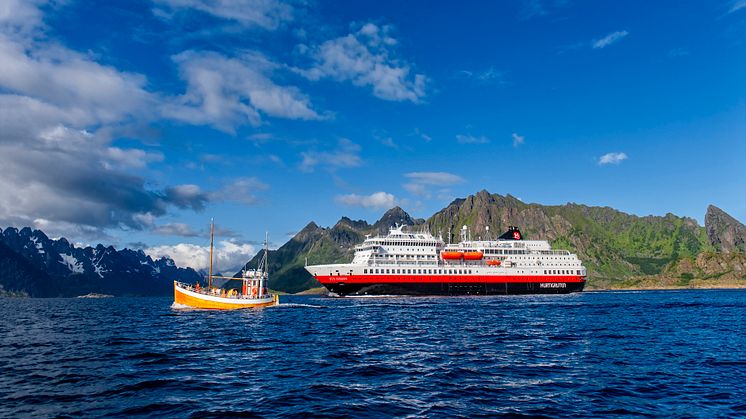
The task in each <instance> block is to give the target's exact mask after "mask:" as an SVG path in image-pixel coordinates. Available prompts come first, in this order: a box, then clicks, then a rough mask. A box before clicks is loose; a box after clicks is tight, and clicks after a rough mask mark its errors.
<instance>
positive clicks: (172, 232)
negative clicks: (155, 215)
mask: <svg viewBox="0 0 746 419" xmlns="http://www.w3.org/2000/svg"><path fill="white" fill-rule="evenodd" d="M152 231H153V232H154V233H156V234H162V235H165V236H182V237H197V236H200V235H201V234H202V233H201V232H199V231H197V230H193V229H192V227H190V226H189V225H188V224H184V223H168V224H163V225H159V226H156V227H154V228H153V230H152Z"/></svg>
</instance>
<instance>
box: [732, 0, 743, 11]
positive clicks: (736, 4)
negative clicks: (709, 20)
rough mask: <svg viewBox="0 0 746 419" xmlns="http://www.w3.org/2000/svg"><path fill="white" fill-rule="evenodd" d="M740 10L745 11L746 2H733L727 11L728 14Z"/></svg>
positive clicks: (737, 0) (738, 0)
mask: <svg viewBox="0 0 746 419" xmlns="http://www.w3.org/2000/svg"><path fill="white" fill-rule="evenodd" d="M741 9H746V0H733V1H732V2H731V4H730V8H729V9H728V13H733V12H736V11H738V10H741Z"/></svg>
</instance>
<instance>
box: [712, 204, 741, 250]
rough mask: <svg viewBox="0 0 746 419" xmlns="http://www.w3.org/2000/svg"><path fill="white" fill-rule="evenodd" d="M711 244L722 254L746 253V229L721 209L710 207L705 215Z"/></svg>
mask: <svg viewBox="0 0 746 419" xmlns="http://www.w3.org/2000/svg"><path fill="white" fill-rule="evenodd" d="M705 229H706V230H707V237H708V238H709V239H710V243H711V244H712V245H713V246H714V247H715V249H717V250H718V251H720V252H722V253H731V252H739V253H743V252H745V251H746V227H745V226H744V225H743V224H742V223H740V222H739V221H738V220H736V219H735V218H733V217H731V216H730V215H728V214H727V213H726V212H725V211H723V210H721V209H720V208H718V207H716V206H714V205H710V206H708V207H707V214H705Z"/></svg>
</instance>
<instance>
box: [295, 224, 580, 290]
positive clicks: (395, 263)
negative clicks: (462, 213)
mask: <svg viewBox="0 0 746 419" xmlns="http://www.w3.org/2000/svg"><path fill="white" fill-rule="evenodd" d="M487 232H489V231H487ZM306 270H307V271H308V272H310V273H311V275H313V276H314V277H315V278H316V279H317V280H318V281H319V282H320V283H321V284H322V285H324V286H325V287H326V288H327V289H328V290H329V291H330V292H332V293H334V294H337V295H340V296H345V295H493V294H557V293H569V292H578V291H582V290H583V287H584V286H585V281H586V269H585V267H583V264H582V262H581V261H580V260H579V259H578V257H577V255H575V254H572V253H570V252H568V251H567V250H553V249H552V248H551V246H550V245H549V243H548V242H547V241H546V240H524V239H523V236H522V234H521V232H520V230H519V229H518V228H517V227H512V226H511V227H510V228H509V229H508V231H507V232H505V233H504V234H503V235H501V236H500V237H499V238H497V239H496V240H482V239H479V240H472V239H471V237H470V233H469V230H468V229H467V227H466V226H464V228H463V230H462V231H461V241H460V242H459V243H456V244H446V243H444V241H443V239H442V238H440V237H438V238H436V237H434V236H433V235H432V234H430V233H428V232H410V231H407V229H406V226H396V227H394V228H391V229H390V231H389V234H388V235H386V236H378V237H370V236H366V239H365V241H364V242H363V243H362V244H359V245H357V246H356V247H355V256H354V258H353V260H352V262H351V263H343V264H328V265H310V266H306Z"/></svg>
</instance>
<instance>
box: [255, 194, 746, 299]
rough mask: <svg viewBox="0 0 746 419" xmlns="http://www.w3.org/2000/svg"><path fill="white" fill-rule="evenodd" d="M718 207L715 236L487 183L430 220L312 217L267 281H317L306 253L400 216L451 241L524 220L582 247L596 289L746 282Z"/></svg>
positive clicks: (275, 258)
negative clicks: (527, 196)
mask: <svg viewBox="0 0 746 419" xmlns="http://www.w3.org/2000/svg"><path fill="white" fill-rule="evenodd" d="M711 208H715V207H711ZM718 211H719V210H718ZM711 212H714V210H713V211H710V210H708V214H710V213H711ZM720 212H721V213H722V214H716V215H717V216H716V217H710V218H712V220H711V221H710V222H709V224H707V225H708V226H711V225H712V226H713V227H712V228H713V231H714V232H716V234H715V235H714V236H713V234H709V235H708V232H709V231H710V228H709V227H708V228H707V229H706V228H703V227H702V226H700V225H699V224H698V223H697V222H696V220H694V219H691V218H687V217H677V216H675V215H673V214H666V215H664V216H652V215H650V216H644V217H639V216H635V215H630V214H626V213H624V212H621V211H618V210H615V209H613V208H609V207H590V206H586V205H580V204H575V203H568V204H564V205H540V204H528V203H524V202H522V201H520V200H519V199H517V198H515V197H513V196H511V195H507V196H502V195H498V194H490V193H489V192H487V191H484V190H483V191H480V192H478V193H477V194H475V195H470V196H468V197H466V198H463V199H456V200H454V201H453V202H451V204H449V205H448V206H447V207H446V208H443V209H442V210H440V211H438V212H437V213H435V214H434V215H433V216H432V217H430V218H429V219H427V220H426V221H425V220H415V219H412V218H411V217H410V216H409V215H408V214H407V213H406V212H404V210H402V209H401V208H398V207H397V208H393V209H391V210H389V211H387V212H386V213H385V214H384V215H383V217H382V218H381V219H380V220H379V221H377V222H376V223H374V224H373V225H370V224H368V223H367V222H365V221H363V220H358V221H353V220H350V219H349V218H346V217H344V218H342V219H341V220H340V221H339V222H337V224H335V225H334V226H333V227H331V228H322V227H319V226H318V225H316V224H315V223H313V222H311V223H309V224H308V225H307V226H306V227H305V228H304V229H303V230H302V231H301V232H299V233H298V234H297V235H296V236H295V237H293V238H292V239H291V240H290V241H288V242H287V243H286V244H285V245H283V246H282V247H280V248H279V249H277V250H275V251H271V252H270V274H271V276H270V286H271V287H272V288H273V289H277V290H281V291H287V292H298V291H302V290H305V289H308V288H312V287H316V286H318V283H317V282H316V281H315V280H314V279H313V277H311V275H309V274H308V273H307V272H305V270H304V269H303V265H304V263H305V261H306V258H307V259H308V264H317V263H339V262H347V261H350V260H351V258H352V254H353V247H354V246H355V245H356V244H358V243H360V242H361V241H362V240H363V239H364V238H365V234H379V233H380V234H384V233H386V231H387V229H388V227H390V226H392V225H394V224H395V223H405V224H408V225H413V226H420V227H422V228H427V229H429V231H430V232H432V233H433V234H434V235H436V236H437V235H441V236H442V237H443V238H444V239H445V240H446V241H447V240H448V236H449V234H452V235H453V236H452V237H453V240H454V241H456V240H458V234H459V231H460V229H461V228H462V227H463V226H464V225H466V226H468V227H469V229H470V231H471V234H472V238H480V237H481V238H492V239H494V238H496V237H497V235H499V234H501V233H502V232H503V231H505V230H507V227H508V226H510V225H517V226H520V228H521V231H522V232H523V235H524V237H525V238H526V239H545V240H549V241H550V243H552V246H554V247H555V248H562V249H567V250H570V251H572V252H574V253H577V254H578V256H579V257H580V258H581V260H583V262H584V264H585V265H586V267H587V268H588V272H589V277H590V281H589V285H588V287H589V288H591V289H592V288H617V287H619V286H621V285H622V284H625V283H628V282H629V281H631V280H634V279H635V278H645V280H646V281H648V282H650V281H652V282H655V281H656V280H659V279H660V278H664V277H671V276H673V277H675V279H674V281H679V280H687V281H688V280H689V279H695V280H696V279H697V278H719V277H723V278H725V276H723V275H730V276H728V278H730V277H732V278H734V280H738V281H743V283H744V286H746V277H744V274H745V273H744V272H742V271H741V270H740V269H739V268H738V266H740V265H739V263H740V262H739V261H740V260H741V259H739V258H738V257H734V258H723V257H722V256H721V253H719V250H720V249H723V251H732V250H731V249H741V248H742V246H743V230H742V228H743V225H742V224H740V223H738V221H736V220H735V219H733V218H732V217H730V216H728V215H727V214H725V213H724V212H722V211H720ZM488 226H489V230H487V229H486V227H488ZM739 226H740V230H739ZM713 237H716V238H717V241H714V240H713ZM739 238H740V239H739ZM739 240H740V241H739ZM739 246H741V247H739ZM686 261H689V263H690V264H689V265H687V262H686ZM256 262H257V258H254V259H252V261H250V262H249V263H248V266H256ZM687 266H688V267H689V268H687ZM686 269H690V271H691V272H690V271H686ZM680 275H684V276H683V277H680ZM690 277H691V278H690Z"/></svg>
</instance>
